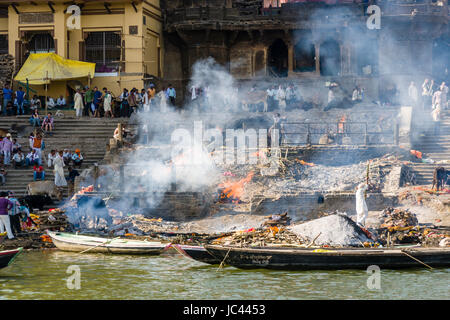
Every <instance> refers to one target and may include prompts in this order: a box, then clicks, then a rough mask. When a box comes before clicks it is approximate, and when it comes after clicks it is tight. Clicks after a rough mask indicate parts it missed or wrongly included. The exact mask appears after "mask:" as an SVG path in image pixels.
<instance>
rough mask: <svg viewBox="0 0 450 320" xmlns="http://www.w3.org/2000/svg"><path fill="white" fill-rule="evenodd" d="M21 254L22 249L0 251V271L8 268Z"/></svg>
mask: <svg viewBox="0 0 450 320" xmlns="http://www.w3.org/2000/svg"><path fill="white" fill-rule="evenodd" d="M21 252H22V248H19V249H14V250H6V251H0V269H3V268H6V267H7V266H9V265H10V264H11V263H12V262H13V261H14V259H15V258H16V257H17V256H18V255H19V254H20V253H21Z"/></svg>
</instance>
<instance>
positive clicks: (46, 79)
mask: <svg viewBox="0 0 450 320" xmlns="http://www.w3.org/2000/svg"><path fill="white" fill-rule="evenodd" d="M47 81H48V71H47V72H46V76H45V114H47V96H48V84H47Z"/></svg>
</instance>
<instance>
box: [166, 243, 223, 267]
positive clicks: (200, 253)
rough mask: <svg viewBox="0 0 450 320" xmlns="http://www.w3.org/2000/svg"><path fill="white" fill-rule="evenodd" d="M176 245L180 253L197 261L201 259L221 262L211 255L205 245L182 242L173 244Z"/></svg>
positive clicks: (201, 260)
mask: <svg viewBox="0 0 450 320" xmlns="http://www.w3.org/2000/svg"><path fill="white" fill-rule="evenodd" d="M172 247H174V248H175V249H176V250H177V251H178V252H179V253H181V254H182V255H184V256H185V257H188V258H190V259H194V260H196V261H200V262H203V263H207V264H219V263H220V262H221V261H220V260H219V259H217V258H215V257H214V256H213V255H211V254H210V253H209V252H208V251H207V250H206V249H205V248H204V247H201V246H187V245H180V244H173V245H172Z"/></svg>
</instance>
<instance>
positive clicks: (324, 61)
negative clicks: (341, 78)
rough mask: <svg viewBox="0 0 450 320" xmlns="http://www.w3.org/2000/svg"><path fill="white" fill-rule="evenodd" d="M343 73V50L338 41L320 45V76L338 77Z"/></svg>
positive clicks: (328, 41)
mask: <svg viewBox="0 0 450 320" xmlns="http://www.w3.org/2000/svg"><path fill="white" fill-rule="evenodd" d="M340 72H341V49H340V46H339V43H338V42H337V41H336V40H331V39H330V40H327V41H325V42H323V43H322V44H321V45H320V75H322V76H337V75H339V73H340Z"/></svg>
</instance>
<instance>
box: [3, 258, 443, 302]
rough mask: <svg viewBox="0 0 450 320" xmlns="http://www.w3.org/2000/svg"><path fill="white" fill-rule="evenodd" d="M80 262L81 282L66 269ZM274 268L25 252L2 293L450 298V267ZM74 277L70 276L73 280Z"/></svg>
mask: <svg viewBox="0 0 450 320" xmlns="http://www.w3.org/2000/svg"><path fill="white" fill-rule="evenodd" d="M71 265H77V266H79V270H80V289H78V290H76V289H68V287H67V279H68V277H69V276H71V274H68V273H66V272H67V269H68V267H69V266H71ZM368 277H369V275H368V274H367V273H366V271H365V270H341V271H273V270H264V269H261V270H251V271H249V270H240V269H236V268H233V267H224V268H222V269H220V270H218V267H217V266H210V265H206V264H202V263H200V262H196V261H193V260H190V259H187V258H185V257H183V256H181V255H177V254H164V255H162V256H156V257H148V256H120V255H103V254H90V253H85V254H79V253H68V252H61V251H57V250H47V251H42V252H37V251H35V252H23V253H22V254H21V255H20V256H19V257H17V259H16V260H15V261H14V263H13V264H12V265H10V266H9V267H7V268H5V269H2V270H0V299H165V300H166V299H449V298H450V286H449V284H450V282H449V280H450V268H445V269H434V270H428V269H413V270H400V271H399V270H381V277H380V280H381V282H380V284H381V288H380V289H368V287H367V279H368ZM70 284H73V282H70Z"/></svg>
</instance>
